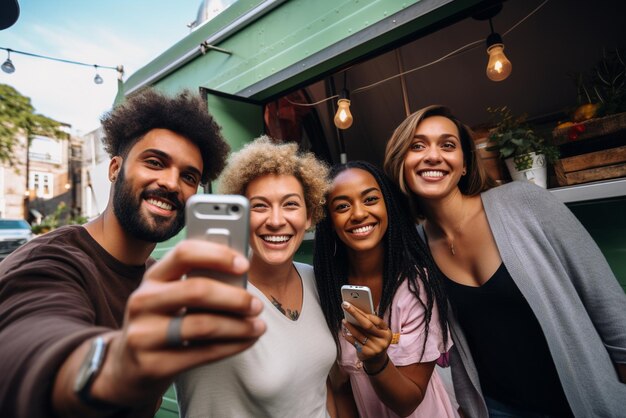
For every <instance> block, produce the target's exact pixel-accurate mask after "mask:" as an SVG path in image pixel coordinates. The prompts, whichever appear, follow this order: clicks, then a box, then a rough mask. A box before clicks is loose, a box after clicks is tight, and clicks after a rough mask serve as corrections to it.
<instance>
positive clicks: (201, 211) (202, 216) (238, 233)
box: [185, 194, 250, 288]
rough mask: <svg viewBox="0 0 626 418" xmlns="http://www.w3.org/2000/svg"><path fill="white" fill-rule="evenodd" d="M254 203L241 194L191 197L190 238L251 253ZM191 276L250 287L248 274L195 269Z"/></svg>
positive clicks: (187, 214) (188, 212)
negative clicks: (250, 234)
mask: <svg viewBox="0 0 626 418" xmlns="http://www.w3.org/2000/svg"><path fill="white" fill-rule="evenodd" d="M249 223H250V203H249V202H248V199H246V198H245V197H244V196H241V195H223V194H222V195H220V194H196V195H193V196H191V197H190V198H189V200H187V204H186V210H185V226H186V227H187V238H195V239H204V240H207V241H212V242H216V243H219V244H224V245H227V246H229V247H230V248H233V249H235V250H237V251H238V252H240V253H241V254H243V255H244V256H245V257H247V256H248V236H249ZM187 276H206V277H210V278H213V279H217V280H221V281H224V282H226V283H228V284H231V285H233V286H238V287H243V288H245V287H246V283H247V275H246V274H244V275H241V276H235V275H231V274H225V273H222V272H217V271H209V270H194V271H192V272H190V273H188V274H187Z"/></svg>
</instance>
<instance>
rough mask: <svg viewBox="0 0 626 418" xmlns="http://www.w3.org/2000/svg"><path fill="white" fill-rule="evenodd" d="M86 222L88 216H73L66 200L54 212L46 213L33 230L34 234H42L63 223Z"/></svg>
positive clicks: (80, 223) (78, 223)
mask: <svg viewBox="0 0 626 418" xmlns="http://www.w3.org/2000/svg"><path fill="white" fill-rule="evenodd" d="M86 222H87V218H86V217H84V216H80V215H79V216H71V213H70V208H68V207H67V205H66V204H65V202H61V203H59V205H58V206H57V208H56V209H55V210H54V212H53V213H51V214H49V215H46V216H45V217H44V218H43V219H42V221H41V223H39V224H38V225H33V226H32V227H31V230H32V231H33V233H34V234H41V233H44V232H48V231H51V230H53V229H56V228H58V227H60V226H63V225H82V224H84V223H86Z"/></svg>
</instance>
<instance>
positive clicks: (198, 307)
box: [91, 239, 266, 406]
mask: <svg viewBox="0 0 626 418" xmlns="http://www.w3.org/2000/svg"><path fill="white" fill-rule="evenodd" d="M248 268H249V262H248V260H247V259H246V257H244V256H243V255H242V254H241V252H240V251H237V250H235V249H232V248H230V247H229V246H227V245H224V244H220V243H216V242H210V241H206V240H203V239H186V240H183V241H181V242H179V243H178V244H177V245H176V246H175V247H174V248H173V249H172V250H171V251H170V252H168V253H167V254H166V255H165V256H164V257H163V258H162V259H161V260H160V261H158V262H157V263H155V264H154V265H153V266H152V267H150V269H148V270H147V271H146V273H145V275H144V278H143V281H142V284H141V285H140V286H139V288H138V289H137V290H136V291H135V292H134V293H133V294H132V295H131V297H130V299H129V300H128V303H127V305H126V312H125V319H124V324H123V328H122V330H121V331H116V332H112V333H110V334H107V335H109V338H110V343H109V346H108V354H107V355H106V358H105V362H104V364H103V367H102V371H101V373H100V374H99V375H98V377H97V378H96V380H95V381H94V384H93V386H92V388H91V394H92V396H93V397H94V398H95V399H98V400H104V401H107V400H108V401H110V402H114V403H115V404H117V405H128V406H131V405H136V404H137V402H139V401H141V400H144V401H145V399H146V398H145V397H146V394H149V393H155V391H160V392H161V393H162V392H164V391H165V390H166V389H167V387H168V386H169V385H170V384H171V382H172V381H173V379H174V377H175V376H176V375H177V374H179V373H181V372H183V371H185V370H187V369H190V368H192V367H195V366H199V365H201V364H204V363H207V362H213V361H217V360H220V359H223V358H225V357H229V356H232V355H234V354H237V353H239V352H241V351H243V350H245V349H247V348H249V347H250V346H252V345H253V344H254V343H255V342H256V341H257V340H258V338H259V337H260V336H261V335H262V334H263V333H264V332H265V329H266V325H265V323H264V322H263V321H262V320H261V319H260V318H258V315H259V314H260V312H261V310H262V309H263V303H262V302H261V301H260V300H259V299H257V298H256V297H254V296H252V295H251V294H249V293H248V292H247V291H246V290H245V288H244V287H242V286H233V285H231V284H228V283H227V282H224V281H222V280H218V279H215V278H212V277H207V276H202V277H200V276H194V275H193V274H189V273H190V272H193V271H205V272H206V271H210V272H216V273H224V274H226V275H229V276H231V277H245V275H246V273H247V271H248ZM184 275H187V278H186V279H185V280H181V277H183V276H184ZM187 311H189V312H187ZM185 312H187V313H186V314H185ZM155 401H156V400H155Z"/></svg>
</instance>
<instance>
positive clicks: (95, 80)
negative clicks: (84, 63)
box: [93, 65, 104, 84]
mask: <svg viewBox="0 0 626 418" xmlns="http://www.w3.org/2000/svg"><path fill="white" fill-rule="evenodd" d="M93 67H94V68H95V69H96V76H95V77H94V78H93V82H94V83H96V84H102V83H104V80H103V79H102V77H100V74H98V66H97V65H94V66H93Z"/></svg>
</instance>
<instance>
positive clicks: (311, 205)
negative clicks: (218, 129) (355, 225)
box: [218, 135, 330, 227]
mask: <svg viewBox="0 0 626 418" xmlns="http://www.w3.org/2000/svg"><path fill="white" fill-rule="evenodd" d="M328 173H329V169H328V166H326V164H325V163H323V162H321V161H320V160H318V159H317V158H316V157H315V155H314V154H313V153H312V152H299V151H298V144H296V143H294V142H287V143H275V142H274V141H272V139H271V138H270V137H268V136H265V135H264V136H261V137H259V138H257V139H255V140H254V141H252V142H250V143H249V144H246V146H245V147H244V148H242V149H241V150H240V151H237V152H234V153H233V154H231V156H230V158H229V159H228V164H227V165H226V168H225V169H224V171H223V172H222V175H221V176H220V178H219V187H218V188H219V190H220V193H228V194H245V192H246V188H247V187H248V184H250V182H251V181H252V180H254V179H256V178H257V177H260V176H264V175H266V174H278V175H292V176H294V177H295V178H296V179H298V181H299V182H300V184H302V189H303V191H304V200H305V203H306V208H307V214H308V215H310V216H311V226H312V227H313V226H315V224H317V223H318V222H319V221H320V220H322V219H323V218H324V203H325V202H326V200H325V195H326V192H327V191H328V190H329V189H330V181H329V176H328Z"/></svg>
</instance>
